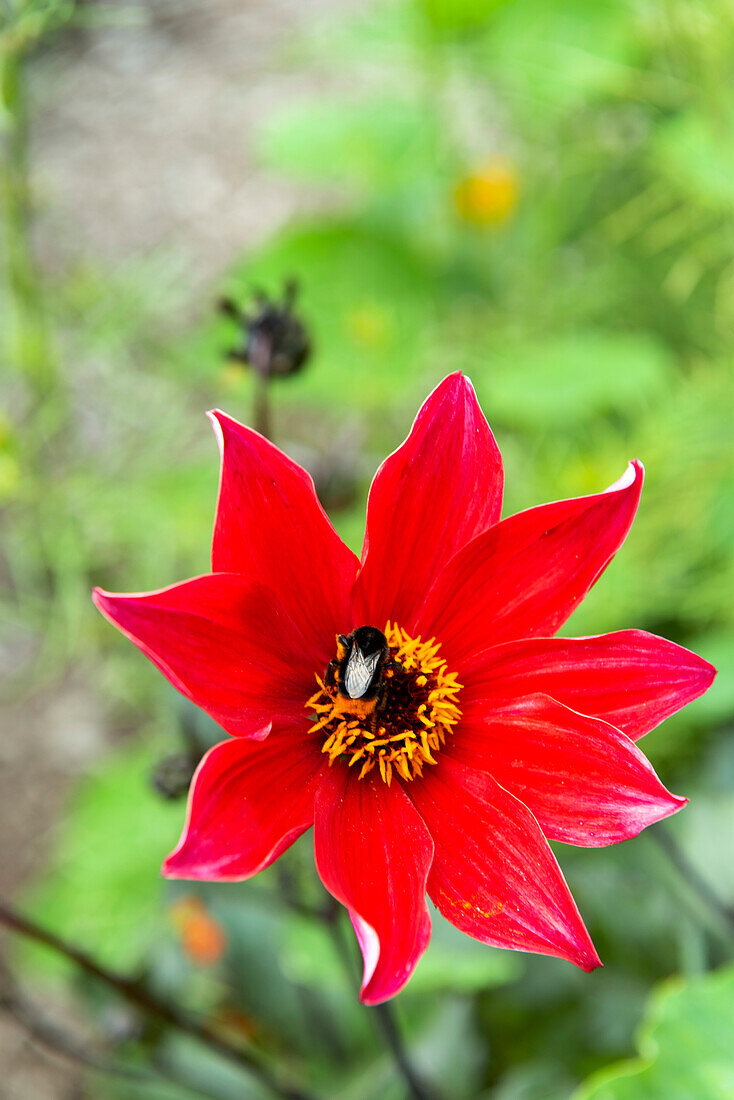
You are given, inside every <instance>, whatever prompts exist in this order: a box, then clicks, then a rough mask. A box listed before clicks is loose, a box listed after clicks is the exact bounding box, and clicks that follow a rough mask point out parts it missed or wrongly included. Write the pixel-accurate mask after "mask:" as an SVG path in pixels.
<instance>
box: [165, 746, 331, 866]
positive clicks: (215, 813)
mask: <svg viewBox="0 0 734 1100" xmlns="http://www.w3.org/2000/svg"><path fill="white" fill-rule="evenodd" d="M322 759H323V758H320V754H319V752H318V751H317V750H315V749H314V746H313V743H312V742H311V741H308V740H307V739H306V738H304V737H302V736H300V735H296V734H294V733H292V732H289V733H285V732H280V731H274V732H273V733H271V734H270V736H269V737H268V738H267V740H266V741H263V742H261V743H257V742H252V741H245V740H243V739H242V738H233V739H232V740H230V741H223V742H222V743H221V744H219V745H215V746H214V748H213V749H210V750H209V752H208V753H207V754H206V756H205V757H204V758H203V760H202V761H201V763H200V764H199V767H198V768H197V770H196V774H195V776H194V779H193V782H192V784H191V790H190V791H189V804H188V811H187V815H186V824H185V826H184V830H183V833H182V835H181V839H180V841H179V842H178V845H177V847H176V848H175V850H174V851H173V852H172V853H171V854H170V856H168V858H167V859H166V861H165V862H164V864H163V874H164V875H166V877H167V878H190V879H204V880H207V881H209V880H211V881H214V880H217V881H219V880H229V881H234V880H240V879H246V878H250V876H251V875H255V874H257V872H258V871H262V870H263V869H264V868H265V867H268V866H269V865H270V864H271V863H272V862H273V861H274V860H276V859H277V858H278V856H279V855H280V854H281V852H283V851H285V849H286V848H288V847H289V846H290V845H291V844H292V843H293V841H294V840H296V839H297V838H298V837H299V836H300V835H301V833H303V832H304V831H305V830H306V829H308V828H309V827H310V826H311V825H312V823H313V803H314V792H315V789H316V786H317V784H318V783H319V781H320V778H321V775H322V773H323V767H324V765H323V764H322Z"/></svg>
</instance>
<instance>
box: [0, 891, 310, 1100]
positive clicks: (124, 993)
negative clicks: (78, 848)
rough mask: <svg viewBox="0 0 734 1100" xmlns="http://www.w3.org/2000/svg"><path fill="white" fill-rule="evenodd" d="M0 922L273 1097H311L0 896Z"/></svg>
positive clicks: (291, 1099)
mask: <svg viewBox="0 0 734 1100" xmlns="http://www.w3.org/2000/svg"><path fill="white" fill-rule="evenodd" d="M0 924H3V925H5V927H6V928H9V929H10V931H11V932H15V933H17V934H18V935H21V936H25V937H27V938H28V939H31V940H34V941H35V942H36V943H41V944H43V945H44V946H45V947H49V948H51V950H52V951H55V952H57V954H59V955H63V956H64V957H65V958H67V959H68V960H69V961H70V962H72V963H74V965H75V966H77V967H78V968H79V969H80V970H82V971H84V973H85V974H88V975H90V977H92V978H96V979H97V981H99V982H102V984H104V985H107V986H109V987H110V988H111V989H114V990H115V991H116V992H117V993H118V994H119V995H120V996H121V997H123V998H124V999H125V1000H126V1001H129V1002H130V1004H134V1005H135V1006H136V1008H138V1009H140V1010H141V1011H142V1012H144V1013H145V1014H146V1015H148V1016H152V1017H155V1018H156V1019H158V1020H160V1021H161V1023H163V1024H165V1025H167V1026H168V1027H170V1028H173V1029H174V1030H176V1031H180V1032H182V1033H183V1034H185V1035H189V1036H191V1038H193V1039H196V1040H198V1042H200V1043H202V1044H203V1045H204V1046H207V1047H209V1049H210V1050H213V1051H215V1052H216V1053H217V1054H220V1055H222V1056H223V1057H225V1058H228V1059H229V1060H230V1061H232V1062H235V1063H236V1064H237V1065H238V1066H240V1067H241V1068H243V1069H246V1070H247V1071H248V1072H249V1073H251V1074H252V1076H253V1077H255V1078H257V1080H258V1081H259V1082H260V1083H261V1084H262V1085H264V1086H265V1087H266V1088H268V1089H270V1091H271V1092H272V1093H273V1094H274V1095H275V1096H279V1097H282V1098H283V1100H314V1097H313V1096H312V1094H310V1093H307V1092H304V1091H303V1090H302V1089H299V1088H296V1087H294V1086H291V1085H289V1084H287V1083H285V1082H283V1081H281V1080H280V1078H279V1077H277V1076H276V1075H275V1074H274V1073H273V1071H272V1070H271V1069H270V1068H269V1067H268V1066H267V1065H265V1063H264V1062H263V1061H262V1060H261V1057H260V1056H259V1055H256V1054H254V1053H253V1052H252V1051H248V1050H245V1049H243V1048H242V1047H240V1046H236V1045H234V1044H233V1043H230V1042H229V1040H227V1039H226V1038H224V1036H222V1035H221V1034H219V1032H217V1031H216V1030H215V1029H214V1028H212V1027H210V1026H209V1024H207V1023H204V1022H200V1021H198V1020H196V1019H194V1018H193V1017H191V1016H189V1015H188V1014H186V1013H183V1012H181V1011H180V1009H178V1008H177V1007H174V1006H173V1005H171V1004H168V1003H166V1002H165V1001H161V1000H158V998H157V997H155V996H154V995H153V994H152V993H151V992H150V991H149V990H147V989H146V988H145V986H144V985H143V983H142V982H140V981H138V980H137V979H135V978H130V977H128V976H127V975H125V974H117V973H116V972H115V971H113V970H108V969H107V968H106V967H104V966H102V965H101V964H100V963H98V962H96V961H95V960H94V959H93V958H92V957H91V956H90V955H87V954H86V952H84V951H81V950H80V949H79V948H78V947H76V946H74V944H71V943H68V942H67V941H65V940H62V939H61V937H59V936H56V935H55V934H54V933H53V932H49V931H48V930H47V929H45V928H42V927H41V926H40V925H38V924H36V923H35V922H34V921H31V920H29V919H28V918H27V917H23V916H22V915H21V914H20V913H17V912H16V911H15V910H14V909H13V908H12V907H11V906H9V905H8V904H7V903H6V902H4V901H3V900H2V899H1V898H0Z"/></svg>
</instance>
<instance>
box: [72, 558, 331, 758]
mask: <svg viewBox="0 0 734 1100" xmlns="http://www.w3.org/2000/svg"><path fill="white" fill-rule="evenodd" d="M93 599H94V602H95V603H96V605H97V607H98V608H99V610H100V611H101V612H102V614H103V615H104V616H105V617H106V618H108V619H109V620H110V622H112V623H114V625H115V626H116V627H118V629H119V630H121V631H122V633H123V634H125V635H126V636H127V637H128V638H129V639H130V640H131V641H132V642H134V643H135V645H136V646H137V647H138V648H139V649H141V650H142V651H143V653H144V654H145V655H146V657H149V658H150V660H151V661H153V663H154V664H155V665H156V666H157V667H158V668H159V669H160V670H161V672H162V673H163V674H164V676H167V677H168V679H169V680H170V681H171V683H172V684H173V685H174V687H176V688H178V690H179V691H180V692H182V693H183V694H184V695H186V696H187V697H188V698H189V699H191V700H192V701H193V702H194V703H196V704H197V706H200V707H201V708H202V709H203V710H205V711H206V712H207V714H209V715H211V717H212V718H213V719H214V720H215V722H219V723H220V725H222V726H223V727H224V728H225V729H226V730H227V731H228V732H229V733H233V734H239V735H242V736H261V737H264V736H266V734H267V730H263V727H264V726H267V724H268V723H269V722H270V721H271V720H272V719H274V718H278V717H283V718H285V719H286V720H287V721H290V722H294V721H295V722H299V721H304V722H305V718H306V712H305V709H304V704H305V702H306V700H307V699H308V697H309V695H310V694H312V692H313V690H314V686H315V685H314V670H315V669H317V668H319V664H318V660H316V661H314V658H313V653H312V651H311V653H309V647H308V645H307V644H306V642H305V641H304V640H303V638H302V637H301V635H300V633H299V631H298V630H297V628H296V627H295V625H294V624H293V623H292V622H291V620H290V619H289V617H288V616H287V615H286V614H285V612H284V611H283V610H282V608H281V607H280V605H279V604H278V603H277V601H276V600H275V598H274V597H273V595H272V593H271V592H270V591H269V590H268V589H266V588H265V587H264V586H263V585H261V584H258V583H256V582H254V581H250V580H248V579H247V578H246V577H241V576H239V575H238V574H235V573H210V574H207V575H206V576H203V577H194V578H193V580H189V581H184V582H183V583H182V584H176V585H173V586H172V587H171V588H163V589H160V591H157V592H142V593H135V594H130V595H123V594H119V593H112V592H103V591H102V590H101V589H99V588H97V589H95V591H94V594H93ZM304 728H305V726H304Z"/></svg>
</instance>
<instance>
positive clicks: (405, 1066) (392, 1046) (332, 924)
mask: <svg viewBox="0 0 734 1100" xmlns="http://www.w3.org/2000/svg"><path fill="white" fill-rule="evenodd" d="M329 900H330V902H331V904H330V905H329V907H328V908H324V912H323V917H324V920H325V921H326V924H327V926H328V928H329V931H330V932H331V935H332V939H333V940H334V945H335V947H336V950H337V953H338V955H339V958H340V959H341V961H342V964H343V966H344V969H345V970H346V972H347V974H348V976H349V981H350V982H352V981H353V980H354V976H355V966H354V952H353V951H352V950H351V946H350V944H349V943H348V942H347V938H346V936H345V935H344V929H343V925H342V922H341V920H340V919H339V918H340V912H339V910H340V906H339V905H337V904H336V903H335V902H333V900H332V899H329ZM369 1011H370V1012H371V1013H372V1014H373V1016H374V1018H375V1020H376V1021H377V1024H378V1026H379V1028H380V1031H381V1032H382V1035H383V1037H384V1039H385V1043H386V1045H387V1047H388V1049H389V1051H390V1054H391V1055H392V1058H393V1061H394V1062H395V1066H396V1069H397V1071H398V1073H399V1075H400V1076H401V1077H402V1079H403V1082H404V1083H405V1087H406V1089H407V1095H408V1096H409V1097H410V1100H439V1097H438V1096H437V1094H436V1093H435V1092H434V1091H433V1090H432V1091H430V1092H429V1091H427V1089H426V1087H425V1086H424V1085H423V1084H422V1082H421V1081H420V1078H419V1077H418V1075H417V1073H416V1071H415V1070H414V1068H413V1065H412V1063H411V1061H410V1058H409V1056H408V1051H407V1049H406V1047H405V1044H404V1042H403V1039H402V1036H401V1034H400V1028H399V1026H398V1022H397V1017H396V1015H395V1013H394V1011H393V1007H392V1005H391V1004H390V1003H389V1002H387V1001H385V1002H383V1003H382V1004H380V1005H375V1006H374V1007H372V1008H370V1009H369Z"/></svg>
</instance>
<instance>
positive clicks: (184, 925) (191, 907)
mask: <svg viewBox="0 0 734 1100" xmlns="http://www.w3.org/2000/svg"><path fill="white" fill-rule="evenodd" d="M171 920H172V921H173V924H174V926H175V928H176V929H177V930H178V933H179V935H180V937H181V946H182V948H183V951H184V954H185V955H186V956H187V958H189V959H190V960H191V961H192V962H194V963H197V964H198V965H199V966H211V965H212V964H213V963H215V962H217V961H218V960H219V959H220V958H221V957H222V955H223V954H224V950H225V948H226V946H227V937H226V936H225V934H224V930H223V928H222V926H221V925H220V924H218V923H217V922H216V921H215V920H214V918H213V917H212V916H211V915H210V913H209V912H208V911H207V908H206V906H205V905H204V903H203V901H202V900H201V898H197V897H194V896H193V895H192V896H190V897H185V898H181V899H180V900H179V901H177V902H176V903H175V904H174V905H173V906H172V907H171Z"/></svg>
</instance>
